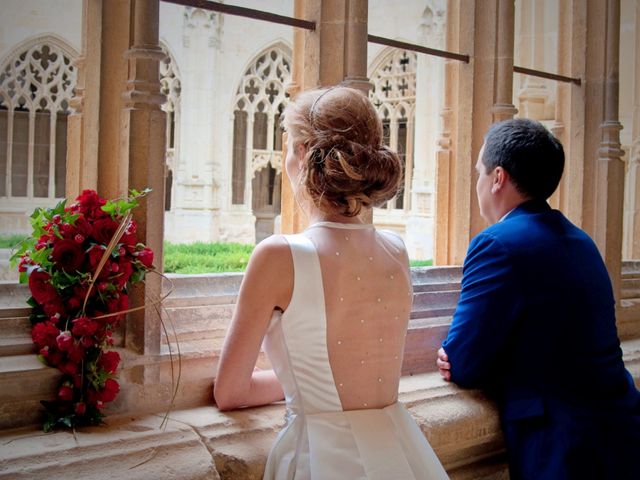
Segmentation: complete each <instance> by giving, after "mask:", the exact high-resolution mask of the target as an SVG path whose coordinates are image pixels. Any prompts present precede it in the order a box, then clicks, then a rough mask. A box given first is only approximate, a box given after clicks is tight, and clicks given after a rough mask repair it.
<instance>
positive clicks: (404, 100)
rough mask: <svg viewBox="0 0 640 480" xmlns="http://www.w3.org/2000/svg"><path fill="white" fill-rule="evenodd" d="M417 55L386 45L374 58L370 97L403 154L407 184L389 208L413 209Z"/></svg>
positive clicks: (386, 133) (388, 135)
mask: <svg viewBox="0 0 640 480" xmlns="http://www.w3.org/2000/svg"><path fill="white" fill-rule="evenodd" d="M416 66H417V55H416V53H415V52H410V51H407V50H401V49H395V48H386V49H384V50H382V52H380V54H379V55H378V56H377V58H376V60H374V62H372V64H371V68H370V70H369V78H370V81H371V83H372V85H373V87H372V88H371V90H370V92H369V98H370V99H371V101H372V102H373V104H374V105H375V107H376V109H377V110H378V114H379V115H380V118H381V119H382V125H383V131H384V138H385V143H387V145H389V146H390V147H391V148H392V149H393V150H396V151H397V152H398V154H399V155H400V158H401V160H402V164H403V169H404V187H403V188H402V189H401V191H400V192H398V195H396V197H395V198H394V199H392V200H391V201H390V202H389V203H388V204H387V208H388V209H402V210H409V208H410V201H411V192H410V186H411V180H412V178H411V177H412V173H413V172H412V166H413V138H414V135H415V131H414V130H415V126H414V118H415V104H416Z"/></svg>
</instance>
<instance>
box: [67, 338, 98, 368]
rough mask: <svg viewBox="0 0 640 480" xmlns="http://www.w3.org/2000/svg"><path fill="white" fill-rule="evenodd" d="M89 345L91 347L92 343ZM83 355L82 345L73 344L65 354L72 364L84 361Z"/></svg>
mask: <svg viewBox="0 0 640 480" xmlns="http://www.w3.org/2000/svg"><path fill="white" fill-rule="evenodd" d="M91 344H92V345H93V342H92V343H91ZM84 353H85V352H84V347H83V344H82V343H78V344H76V343H74V344H73V346H72V347H71V348H70V349H69V351H68V352H67V355H68V356H69V360H71V361H72V362H76V363H80V362H81V361H82V360H84Z"/></svg>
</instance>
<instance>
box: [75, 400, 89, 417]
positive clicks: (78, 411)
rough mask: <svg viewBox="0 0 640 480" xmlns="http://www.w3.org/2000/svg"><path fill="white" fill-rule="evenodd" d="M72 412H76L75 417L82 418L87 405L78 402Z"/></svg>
mask: <svg viewBox="0 0 640 480" xmlns="http://www.w3.org/2000/svg"><path fill="white" fill-rule="evenodd" d="M74 410H75V412H76V415H80V416H82V415H84V413H85V412H86V411H87V405H86V404H85V403H84V402H78V403H76V407H75V409H74Z"/></svg>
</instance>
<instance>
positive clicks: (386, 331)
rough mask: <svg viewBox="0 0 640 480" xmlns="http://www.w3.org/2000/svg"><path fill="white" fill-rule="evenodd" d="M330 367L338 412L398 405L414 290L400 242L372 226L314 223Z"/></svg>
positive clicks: (311, 231)
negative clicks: (338, 405) (337, 398)
mask: <svg viewBox="0 0 640 480" xmlns="http://www.w3.org/2000/svg"><path fill="white" fill-rule="evenodd" d="M305 235H306V236H307V237H308V238H310V239H311V241H312V242H313V244H314V246H315V248H316V251H317V253H318V257H319V260H320V269H321V272H322V288H323V292H324V303H325V312H326V342H327V351H328V356H329V364H330V366H331V371H332V373H333V379H334V382H335V385H336V387H337V391H338V394H339V396H340V403H341V404H342V409H343V410H358V409H365V408H382V407H385V406H387V405H390V404H392V403H394V402H395V401H396V400H397V394H398V380H399V377H400V369H401V365H402V353H403V348H404V340H405V334H406V330H407V323H408V319H409V313H410V310H411V300H412V290H411V280H410V277H409V270H408V260H407V255H406V250H405V248H404V245H403V243H402V240H401V239H400V238H399V237H397V236H396V235H394V234H392V233H390V232H380V231H377V230H376V229H375V228H373V226H372V225H371V224H343V223H332V222H320V223H316V224H315V225H313V226H312V228H309V229H308V230H307V231H306V232H305Z"/></svg>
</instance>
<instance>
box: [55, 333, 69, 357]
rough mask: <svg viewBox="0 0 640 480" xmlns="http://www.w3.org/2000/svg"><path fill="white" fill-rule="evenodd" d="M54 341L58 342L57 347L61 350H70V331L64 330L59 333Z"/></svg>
mask: <svg viewBox="0 0 640 480" xmlns="http://www.w3.org/2000/svg"><path fill="white" fill-rule="evenodd" d="M56 343H57V344H58V348H59V349H60V350H62V351H63V352H66V351H67V350H71V347H72V346H73V337H72V336H71V332H69V331H65V332H62V333H60V335H58V336H57V337H56Z"/></svg>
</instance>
